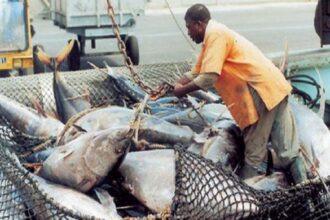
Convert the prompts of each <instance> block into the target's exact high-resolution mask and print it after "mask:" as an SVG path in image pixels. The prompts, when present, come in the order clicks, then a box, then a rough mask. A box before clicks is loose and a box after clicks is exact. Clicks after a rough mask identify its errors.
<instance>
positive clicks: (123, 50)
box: [107, 0, 173, 99]
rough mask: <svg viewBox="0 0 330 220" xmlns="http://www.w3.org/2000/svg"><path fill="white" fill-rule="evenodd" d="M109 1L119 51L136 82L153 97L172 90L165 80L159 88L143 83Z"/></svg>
mask: <svg viewBox="0 0 330 220" xmlns="http://www.w3.org/2000/svg"><path fill="white" fill-rule="evenodd" d="M107 3H108V15H109V17H110V19H111V21H112V30H113V33H114V35H115V37H116V38H117V44H118V48H119V51H120V52H121V53H122V54H123V57H124V60H125V65H126V67H127V68H128V69H129V71H130V73H131V76H132V78H133V80H134V82H135V83H136V84H137V85H138V86H140V87H141V88H142V89H143V90H144V91H145V92H146V93H148V94H149V95H150V96H151V99H157V98H159V97H161V96H163V95H164V94H166V93H167V92H168V91H169V90H171V89H172V88H173V86H172V85H170V84H169V83H167V82H163V84H162V85H161V86H160V87H159V88H158V89H157V90H154V89H152V88H151V87H150V86H148V85H146V84H144V83H143V81H142V79H141V78H140V76H139V75H138V74H137V72H136V71H135V70H134V67H133V63H132V60H131V58H130V57H129V56H128V55H127V52H126V45H125V43H124V41H123V40H122V39H121V37H120V30H119V26H118V24H117V22H116V20H115V11H114V8H113V5H112V3H111V0H107Z"/></svg>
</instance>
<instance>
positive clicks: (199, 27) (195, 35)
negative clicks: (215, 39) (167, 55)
mask: <svg viewBox="0 0 330 220" xmlns="http://www.w3.org/2000/svg"><path fill="white" fill-rule="evenodd" d="M210 19H211V15H210V11H209V10H208V9H207V8H206V6H205V5H203V4H195V5H193V6H191V7H190V8H189V9H188V10H187V12H186V15H185V16H184V20H185V21H186V27H187V29H188V35H189V36H190V37H191V39H192V40H193V41H195V42H196V43H197V44H199V43H201V42H203V40H204V35H205V29H206V26H207V24H208V22H209V20H210Z"/></svg>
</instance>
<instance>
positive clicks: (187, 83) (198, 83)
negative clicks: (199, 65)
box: [173, 73, 218, 98]
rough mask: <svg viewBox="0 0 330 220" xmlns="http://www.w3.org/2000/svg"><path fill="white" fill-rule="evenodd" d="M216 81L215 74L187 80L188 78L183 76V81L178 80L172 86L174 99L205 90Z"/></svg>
mask: <svg viewBox="0 0 330 220" xmlns="http://www.w3.org/2000/svg"><path fill="white" fill-rule="evenodd" d="M217 79H218V74H217V73H203V74H198V76H197V77H196V78H194V79H189V77H188V76H185V78H184V79H183V78H181V79H180V80H178V81H177V84H176V85H175V86H174V90H173V94H174V95H175V96H176V97H178V98H180V97H182V96H184V95H186V94H188V93H190V92H193V91H196V90H199V89H204V90H207V89H209V88H210V87H212V86H213V85H214V83H215V82H216V80H217ZM180 82H182V83H180ZM183 83H184V84H183Z"/></svg>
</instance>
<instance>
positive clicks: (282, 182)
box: [244, 171, 290, 192]
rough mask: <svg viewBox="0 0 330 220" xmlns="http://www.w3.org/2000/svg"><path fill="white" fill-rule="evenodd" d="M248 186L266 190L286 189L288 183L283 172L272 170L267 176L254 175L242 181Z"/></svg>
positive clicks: (288, 185)
mask: <svg viewBox="0 0 330 220" xmlns="http://www.w3.org/2000/svg"><path fill="white" fill-rule="evenodd" d="M244 182H245V183H246V184H248V185H249V186H251V187H253V188H255V189H257V190H262V191H266V192H273V191H276V190H280V189H287V188H289V187H290V184H289V182H288V180H287V178H286V175H285V173H283V172H279V171H277V172H274V173H272V174H271V175H269V176H264V175H262V176H255V177H251V178H249V179H247V180H245V181H244Z"/></svg>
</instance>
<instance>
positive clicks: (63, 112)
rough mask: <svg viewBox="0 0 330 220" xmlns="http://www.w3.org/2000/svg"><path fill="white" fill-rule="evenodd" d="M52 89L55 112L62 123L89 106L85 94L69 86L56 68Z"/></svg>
mask: <svg viewBox="0 0 330 220" xmlns="http://www.w3.org/2000/svg"><path fill="white" fill-rule="evenodd" d="M53 89H54V96H55V103H56V110H57V114H58V115H59V117H60V120H61V121H62V122H63V123H66V122H67V121H68V120H69V119H70V118H71V117H72V116H74V115H75V114H77V113H79V112H81V111H83V110H86V109H89V108H91V104H90V103H89V101H88V99H87V98H86V96H82V95H80V94H78V93H77V92H76V91H75V90H74V89H73V88H71V87H70V86H69V85H68V84H67V82H66V81H65V79H64V78H63V77H62V76H61V75H60V72H59V71H57V70H56V69H55V71H54V82H53Z"/></svg>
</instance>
